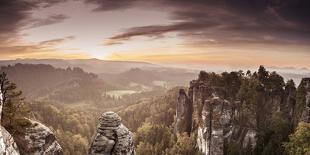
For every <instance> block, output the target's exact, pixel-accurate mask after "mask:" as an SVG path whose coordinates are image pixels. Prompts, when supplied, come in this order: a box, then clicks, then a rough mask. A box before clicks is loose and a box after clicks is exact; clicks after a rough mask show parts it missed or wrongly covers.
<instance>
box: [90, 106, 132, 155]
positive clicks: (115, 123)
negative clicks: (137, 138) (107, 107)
mask: <svg viewBox="0 0 310 155" xmlns="http://www.w3.org/2000/svg"><path fill="white" fill-rule="evenodd" d="M111 154H112V155H134V154H135V150H134V144H133V138H132V133H131V132H130V131H129V130H128V129H127V128H126V127H125V126H124V125H123V124H122V123H121V118H120V117H119V116H118V115H117V114H116V113H114V112H105V113H103V114H102V115H101V117H100V118H99V125H98V128H97V133H96V135H95V138H94V140H93V142H92V144H91V146H90V149H89V155H111Z"/></svg>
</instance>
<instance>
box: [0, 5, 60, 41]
mask: <svg viewBox="0 0 310 155" xmlns="http://www.w3.org/2000/svg"><path fill="white" fill-rule="evenodd" d="M64 1H65V0H4V1H1V2H0V23H1V24H0V43H6V42H7V41H9V40H11V39H12V38H13V39H14V38H17V37H18V35H19V34H18V31H19V30H20V29H21V28H24V27H27V26H28V24H31V25H32V26H42V25H46V24H53V23H55V22H59V21H61V20H63V19H64V16H61V15H55V16H51V17H49V18H47V19H42V20H36V22H34V23H29V21H33V19H31V13H32V11H33V10H35V9H38V8H42V7H43V8H44V7H50V6H53V5H55V4H57V3H60V2H64ZM28 20H29V21H28Z"/></svg>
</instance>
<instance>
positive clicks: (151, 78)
mask: <svg viewBox="0 0 310 155" xmlns="http://www.w3.org/2000/svg"><path fill="white" fill-rule="evenodd" d="M99 77H100V78H102V79H104V80H105V81H106V82H108V83H114V84H118V85H122V86H126V87H128V88H131V89H132V88H137V89H139V88H140V89H143V88H144V89H148V88H150V89H151V88H154V87H165V88H171V87H174V86H184V85H186V83H188V82H189V81H190V79H193V78H194V77H195V73H193V72H188V71H187V70H183V69H174V68H161V69H156V70H147V69H140V68H132V69H130V70H128V71H125V72H122V73H118V74H105V73H103V74H99Z"/></svg>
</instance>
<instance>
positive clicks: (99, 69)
mask: <svg viewBox="0 0 310 155" xmlns="http://www.w3.org/2000/svg"><path fill="white" fill-rule="evenodd" d="M17 63H22V64H48V65H52V66H54V67H56V68H64V69H65V68H67V67H71V68H73V67H79V68H81V69H83V70H84V71H86V72H92V73H120V72H124V71H127V70H129V69H131V68H157V67H160V66H158V65H154V64H151V63H146V62H135V61H108V60H99V59H66V60H64V59H16V60H2V61H0V66H7V65H14V64H17Z"/></svg>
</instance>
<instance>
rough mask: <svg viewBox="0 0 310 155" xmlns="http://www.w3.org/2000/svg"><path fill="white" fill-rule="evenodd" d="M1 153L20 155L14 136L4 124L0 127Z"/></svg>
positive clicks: (2, 154)
mask: <svg viewBox="0 0 310 155" xmlns="http://www.w3.org/2000/svg"><path fill="white" fill-rule="evenodd" d="M0 154H1V155H4V154H6V155H19V150H18V148H17V145H16V143H15V141H14V139H13V137H12V136H11V134H10V133H9V132H8V131H6V129H5V128H4V127H2V126H1V128H0Z"/></svg>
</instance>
